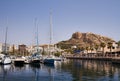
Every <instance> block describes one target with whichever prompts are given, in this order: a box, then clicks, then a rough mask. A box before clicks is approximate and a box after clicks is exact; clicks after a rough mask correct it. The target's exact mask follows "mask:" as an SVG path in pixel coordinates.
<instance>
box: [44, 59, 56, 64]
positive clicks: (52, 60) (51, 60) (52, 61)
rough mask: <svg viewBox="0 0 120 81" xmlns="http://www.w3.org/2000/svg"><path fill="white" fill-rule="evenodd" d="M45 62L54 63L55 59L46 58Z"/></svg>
mask: <svg viewBox="0 0 120 81" xmlns="http://www.w3.org/2000/svg"><path fill="white" fill-rule="evenodd" d="M43 63H44V64H54V59H44V60H43Z"/></svg>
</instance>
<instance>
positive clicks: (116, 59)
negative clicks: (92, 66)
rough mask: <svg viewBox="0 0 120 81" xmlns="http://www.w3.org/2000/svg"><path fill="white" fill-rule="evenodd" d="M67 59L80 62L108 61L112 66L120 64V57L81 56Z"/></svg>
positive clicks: (72, 56)
mask: <svg viewBox="0 0 120 81" xmlns="http://www.w3.org/2000/svg"><path fill="white" fill-rule="evenodd" d="M65 57H66V58H67V59H81V60H101V61H110V62H111V63H114V64H120V56H116V55H114V56H81V55H74V54H71V55H66V56H65Z"/></svg>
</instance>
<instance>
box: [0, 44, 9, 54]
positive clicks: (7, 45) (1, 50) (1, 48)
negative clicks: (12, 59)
mask: <svg viewBox="0 0 120 81" xmlns="http://www.w3.org/2000/svg"><path fill="white" fill-rule="evenodd" d="M9 49H10V45H9V44H6V46H5V43H0V53H1V52H4V51H6V52H8V51H9Z"/></svg>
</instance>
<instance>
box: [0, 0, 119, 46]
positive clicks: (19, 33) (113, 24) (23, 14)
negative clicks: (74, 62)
mask: <svg viewBox="0 0 120 81" xmlns="http://www.w3.org/2000/svg"><path fill="white" fill-rule="evenodd" d="M50 9H51V10H52V27H53V29H52V30H53V40H52V42H53V43H57V42H58V41H62V40H67V39H69V38H70V37H71V35H72V34H73V33H74V32H77V31H78V32H93V33H96V34H100V35H103V36H108V37H110V38H113V39H114V40H115V41H118V40H120V0H0V42H4V38H5V29H6V27H8V40H7V42H8V43H10V44H27V45H30V44H33V43H34V42H35V41H34V40H35V25H34V23H35V18H37V22H36V23H37V26H38V32H39V43H40V44H46V43H49V37H50V36H49V32H50V14H49V13H50Z"/></svg>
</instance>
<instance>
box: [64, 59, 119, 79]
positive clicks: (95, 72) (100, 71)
mask: <svg viewBox="0 0 120 81" xmlns="http://www.w3.org/2000/svg"><path fill="white" fill-rule="evenodd" d="M70 66H71V67H70ZM67 67H68V68H67ZM62 68H63V70H64V71H66V72H70V73H71V74H72V77H73V78H74V81H120V66H118V65H116V66H115V65H112V64H111V63H110V62H108V61H92V60H69V61H68V62H67V63H66V64H62Z"/></svg>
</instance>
